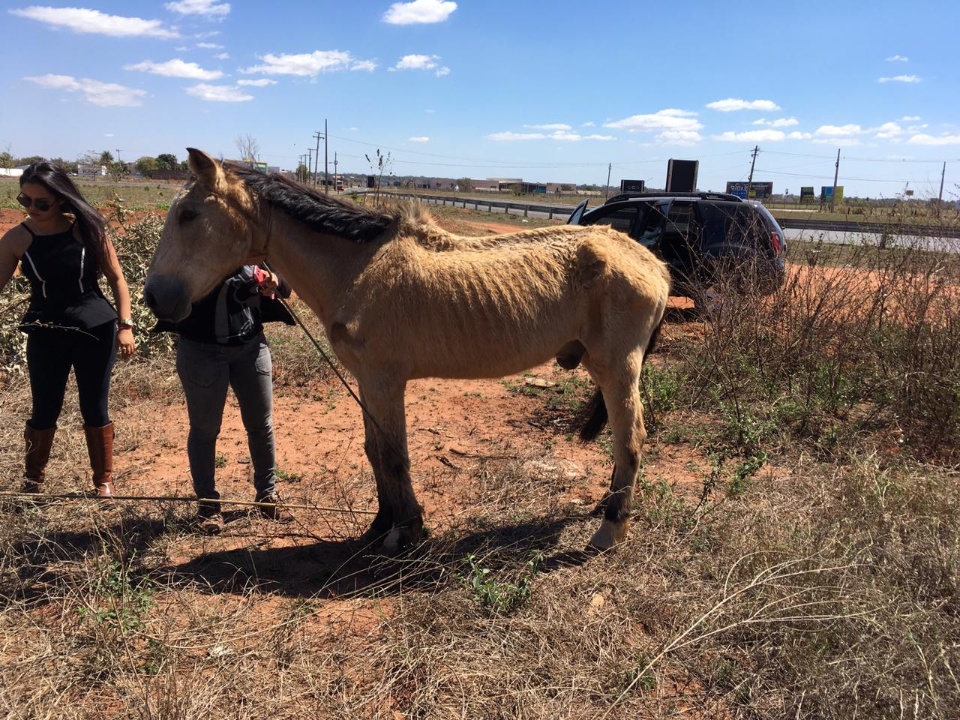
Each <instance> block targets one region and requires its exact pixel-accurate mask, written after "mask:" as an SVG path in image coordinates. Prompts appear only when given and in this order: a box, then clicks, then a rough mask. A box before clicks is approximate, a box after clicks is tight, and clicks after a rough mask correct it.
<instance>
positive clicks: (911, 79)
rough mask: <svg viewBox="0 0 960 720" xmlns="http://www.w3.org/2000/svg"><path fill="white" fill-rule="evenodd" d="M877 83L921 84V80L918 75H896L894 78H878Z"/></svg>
mask: <svg viewBox="0 0 960 720" xmlns="http://www.w3.org/2000/svg"><path fill="white" fill-rule="evenodd" d="M877 82H878V83H888V82H896V83H918V82H920V78H919V76H917V75H894V76H893V77H882V78H877Z"/></svg>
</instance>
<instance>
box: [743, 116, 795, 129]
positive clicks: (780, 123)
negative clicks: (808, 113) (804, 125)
mask: <svg viewBox="0 0 960 720" xmlns="http://www.w3.org/2000/svg"><path fill="white" fill-rule="evenodd" d="M753 124H754V125H763V126H764V127H772V128H781V127H793V126H794V125H799V124H800V121H799V120H797V119H796V118H795V117H789V118H777V119H776V120H767V119H766V118H760V119H759V120H754V121H753Z"/></svg>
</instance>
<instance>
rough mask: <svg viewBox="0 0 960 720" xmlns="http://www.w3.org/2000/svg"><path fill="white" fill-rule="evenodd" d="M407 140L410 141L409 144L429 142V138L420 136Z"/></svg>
mask: <svg viewBox="0 0 960 720" xmlns="http://www.w3.org/2000/svg"><path fill="white" fill-rule="evenodd" d="M407 140H408V141H410V142H415V143H428V142H430V138H428V137H426V136H425V135H421V136H420V137H409V138H407Z"/></svg>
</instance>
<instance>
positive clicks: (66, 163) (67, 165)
mask: <svg viewBox="0 0 960 720" xmlns="http://www.w3.org/2000/svg"><path fill="white" fill-rule="evenodd" d="M50 162H52V163H53V164H54V165H59V166H60V167H62V168H63V170H64V172H67V173H76V172H77V161H76V160H64V159H63V158H59V157H57V158H52V159H51V160H50Z"/></svg>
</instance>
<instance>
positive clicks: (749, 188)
mask: <svg viewBox="0 0 960 720" xmlns="http://www.w3.org/2000/svg"><path fill="white" fill-rule="evenodd" d="M727 192H728V193H729V194H730V195H736V196H737V197H740V198H743V199H744V200H746V199H747V198H749V199H750V200H766V199H767V198H769V197H770V196H771V195H773V183H772V182H757V181H754V182H752V183H748V182H746V181H745V180H736V181H730V182H728V183H727Z"/></svg>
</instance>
